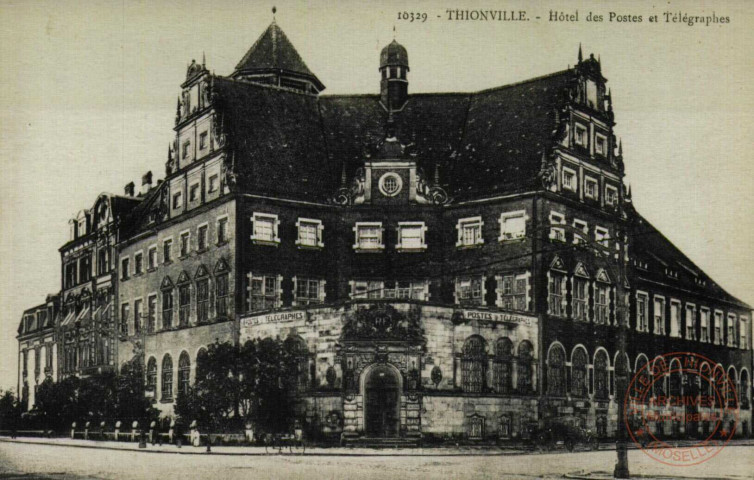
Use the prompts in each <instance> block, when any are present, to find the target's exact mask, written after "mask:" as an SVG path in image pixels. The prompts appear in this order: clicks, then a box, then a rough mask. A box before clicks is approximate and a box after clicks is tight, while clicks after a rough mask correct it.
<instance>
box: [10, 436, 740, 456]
mask: <svg viewBox="0 0 754 480" xmlns="http://www.w3.org/2000/svg"><path fill="white" fill-rule="evenodd" d="M0 442H15V443H27V444H37V445H57V446H67V447H77V448H93V449H101V450H121V451H127V450H131V451H135V452H143V453H172V454H179V455H249V456H254V455H278V454H279V453H278V451H277V449H273V448H270V449H269V450H267V451H266V450H265V448H264V447H249V446H220V445H218V446H212V449H211V452H207V447H206V446H201V447H193V446H190V445H184V446H183V447H181V448H178V447H177V446H175V445H169V444H163V445H152V444H149V443H148V444H147V447H146V448H139V444H138V442H113V441H99V440H97V441H94V440H81V439H75V440H74V439H70V438H33V437H25V438H24V437H19V438H15V439H11V438H9V437H0ZM682 443H683V442H679V444H682ZM730 445H739V446H754V439H746V440H735V441H731V442H730ZM629 448H630V449H635V448H636V446H635V445H633V444H629ZM614 449H615V444H614V443H603V444H601V445H600V450H614ZM268 452H269V453H268ZM538 453H540V452H537V451H531V450H528V449H525V448H523V447H502V448H500V447H473V446H468V447H435V448H384V449H378V448H363V447H353V448H348V447H333V448H322V447H307V448H306V451H305V453H303V455H311V456H355V457H358V456H396V455H400V456H430V457H435V456H436V457H452V456H499V455H527V454H531V455H536V454H538ZM542 453H550V454H552V453H569V452H567V451H565V450H554V451H550V452H542ZM574 453H577V452H574ZM280 454H281V455H302V454H301V453H296V452H294V453H290V451H288V449H287V448H286V449H283V451H282V453H280Z"/></svg>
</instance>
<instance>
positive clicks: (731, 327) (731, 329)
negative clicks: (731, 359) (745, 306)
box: [728, 313, 737, 347]
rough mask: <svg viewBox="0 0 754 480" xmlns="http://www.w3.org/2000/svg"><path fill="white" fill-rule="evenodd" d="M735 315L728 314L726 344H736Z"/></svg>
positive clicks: (731, 345) (733, 345) (730, 345)
mask: <svg viewBox="0 0 754 480" xmlns="http://www.w3.org/2000/svg"><path fill="white" fill-rule="evenodd" d="M736 343H737V342H736V315H735V314H733V313H729V314H728V346H729V347H735V346H736Z"/></svg>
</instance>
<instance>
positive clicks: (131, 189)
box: [125, 182, 134, 197]
mask: <svg viewBox="0 0 754 480" xmlns="http://www.w3.org/2000/svg"><path fill="white" fill-rule="evenodd" d="M125 191H126V196H127V197H133V196H134V182H128V183H127V184H126V188H125Z"/></svg>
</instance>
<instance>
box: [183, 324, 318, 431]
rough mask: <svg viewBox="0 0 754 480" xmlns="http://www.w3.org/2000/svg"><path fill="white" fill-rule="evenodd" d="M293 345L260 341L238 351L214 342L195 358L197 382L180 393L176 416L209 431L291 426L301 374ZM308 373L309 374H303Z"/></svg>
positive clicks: (280, 429)
mask: <svg viewBox="0 0 754 480" xmlns="http://www.w3.org/2000/svg"><path fill="white" fill-rule="evenodd" d="M292 349H293V346H292V344H291V343H290V342H282V341H281V340H280V339H272V338H265V339H257V340H250V341H247V342H246V343H245V344H244V345H243V346H241V347H239V346H236V345H233V344H231V343H230V342H225V343H219V342H216V343H214V344H212V345H210V346H209V348H208V349H207V353H206V355H202V356H199V357H198V358H197V366H196V368H197V376H196V377H197V379H196V382H195V384H194V386H193V387H191V388H189V389H188V391H187V392H186V393H185V394H184V393H182V392H179V394H178V399H177V403H176V414H177V415H178V417H179V419H180V421H181V422H182V423H189V422H191V421H193V420H197V422H199V424H200V426H202V427H204V428H209V429H211V430H215V431H218V430H233V429H239V428H241V427H242V426H243V424H244V423H247V422H249V421H253V422H255V423H256V424H257V425H258V426H259V427H261V428H262V429H264V430H267V431H276V432H280V431H286V430H287V429H289V427H290V426H291V425H290V424H291V420H292V418H293V413H294V408H293V407H294V404H295V402H294V399H295V389H296V385H297V382H296V375H297V374H298V373H299V372H298V371H297V367H298V365H297V363H296V357H295V355H294V353H295V352H294V351H293V350H292ZM304 373H306V372H304Z"/></svg>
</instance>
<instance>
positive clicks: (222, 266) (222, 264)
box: [212, 258, 230, 275]
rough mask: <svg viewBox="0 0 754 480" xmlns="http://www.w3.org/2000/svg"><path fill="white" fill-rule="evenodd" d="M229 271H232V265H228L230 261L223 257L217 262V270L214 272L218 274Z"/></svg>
mask: <svg viewBox="0 0 754 480" xmlns="http://www.w3.org/2000/svg"><path fill="white" fill-rule="evenodd" d="M229 271H230V267H228V262H226V261H225V259H224V258H221V259H220V260H218V261H217V263H216V264H215V270H214V271H213V272H212V273H214V274H215V275H217V274H220V273H225V272H229Z"/></svg>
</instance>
